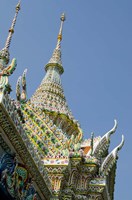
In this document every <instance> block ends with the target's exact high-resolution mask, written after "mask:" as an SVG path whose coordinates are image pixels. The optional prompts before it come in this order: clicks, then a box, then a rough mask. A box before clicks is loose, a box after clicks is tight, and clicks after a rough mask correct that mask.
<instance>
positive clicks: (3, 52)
mask: <svg viewBox="0 0 132 200" xmlns="http://www.w3.org/2000/svg"><path fill="white" fill-rule="evenodd" d="M20 3H21V0H19V2H18V4H17V5H16V12H15V16H14V18H13V21H12V24H11V27H10V29H9V34H8V37H7V40H6V43H5V47H4V48H3V49H2V50H1V51H0V59H3V60H4V62H5V64H8V62H9V59H10V54H9V48H10V44H11V39H12V35H13V33H14V28H15V25H16V20H17V16H18V13H19V10H20Z"/></svg>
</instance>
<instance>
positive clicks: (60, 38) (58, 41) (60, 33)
mask: <svg viewBox="0 0 132 200" xmlns="http://www.w3.org/2000/svg"><path fill="white" fill-rule="evenodd" d="M60 19H61V25H60V31H59V34H58V38H57V39H58V40H57V45H56V49H60V47H61V40H62V31H63V23H64V21H65V20H66V17H65V14H64V13H62V15H61V17H60Z"/></svg>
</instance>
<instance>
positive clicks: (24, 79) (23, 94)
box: [21, 69, 27, 102]
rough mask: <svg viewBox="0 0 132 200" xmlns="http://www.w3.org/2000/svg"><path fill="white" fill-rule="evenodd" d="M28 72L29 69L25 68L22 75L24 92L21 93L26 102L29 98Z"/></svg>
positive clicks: (23, 100) (22, 99)
mask: <svg viewBox="0 0 132 200" xmlns="http://www.w3.org/2000/svg"><path fill="white" fill-rule="evenodd" d="M26 74H27V69H25V70H24V72H23V75H22V94H21V101H22V102H25V101H26V99H27V85H26Z"/></svg>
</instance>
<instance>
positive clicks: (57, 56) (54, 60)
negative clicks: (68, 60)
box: [45, 13, 66, 74]
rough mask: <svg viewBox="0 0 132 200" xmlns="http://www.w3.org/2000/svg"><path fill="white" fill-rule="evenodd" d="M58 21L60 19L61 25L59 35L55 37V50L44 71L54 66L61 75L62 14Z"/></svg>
mask: <svg viewBox="0 0 132 200" xmlns="http://www.w3.org/2000/svg"><path fill="white" fill-rule="evenodd" d="M60 19H61V25H60V30H59V34H58V37H57V45H56V48H55V49H54V52H53V55H52V57H51V59H50V60H49V62H48V64H47V65H46V66H45V70H46V71H47V70H48V68H49V66H51V65H55V64H56V65H57V66H58V70H59V72H60V74H62V73H63V71H64V69H63V67H62V61H61V40H62V31H63V23H64V21H65V19H66V18H65V14H64V13H63V14H62V15H61V18H60Z"/></svg>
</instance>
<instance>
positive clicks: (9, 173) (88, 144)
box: [0, 2, 124, 200]
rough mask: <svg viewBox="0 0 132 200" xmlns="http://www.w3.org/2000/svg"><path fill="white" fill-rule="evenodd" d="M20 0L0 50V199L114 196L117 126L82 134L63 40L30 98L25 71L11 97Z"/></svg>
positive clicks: (108, 198) (89, 199)
mask: <svg viewBox="0 0 132 200" xmlns="http://www.w3.org/2000/svg"><path fill="white" fill-rule="evenodd" d="M19 10H20V2H19V3H18V5H17V7H16V14H15V17H14V20H13V23H12V26H11V28H10V30H9V36H8V38H7V41H6V45H5V47H4V48H3V49H2V50H1V51H0V195H1V196H0V198H2V200H3V199H6V200H7V199H17V200H45V199H47V200H70V199H71V200H79V199H87V200H95V199H96V200H104V199H105V200H112V199H113V194H114V182H115V172H116V163H117V157H118V152H119V150H120V149H121V148H122V146H123V143H124V136H122V141H121V143H120V144H119V145H118V146H117V147H116V148H115V149H114V150H113V151H112V152H111V153H109V145H110V138H111V135H112V134H113V133H115V131H116V128H117V121H116V120H115V123H114V127H113V128H112V129H111V130H110V131H108V132H107V133H106V134H105V135H104V136H102V137H101V136H99V137H94V134H92V136H91V138H89V139H85V140H84V139H83V131H82V129H81V128H80V125H79V123H78V121H77V120H75V119H74V117H73V115H72V113H71V111H70V109H69V107H68V105H67V102H66V98H65V95H64V91H63V87H62V83H61V74H62V73H63V72H64V69H63V66H62V60H61V41H62V31H63V25H64V21H65V15H64V14H62V15H61V18H60V19H61V25H60V29H59V34H58V37H57V45H56V47H55V49H54V51H53V54H52V57H51V59H50V60H49V62H48V63H47V64H46V66H45V70H46V75H45V77H44V79H43V80H42V82H41V84H40V86H39V87H38V89H37V90H36V91H35V93H34V94H33V96H32V97H31V98H30V99H27V95H26V71H27V70H25V71H24V73H23V75H22V76H21V77H19V78H18V81H17V85H16V97H17V99H16V100H12V99H11V98H10V91H11V87H10V85H9V83H8V76H9V75H11V73H12V72H13V71H14V69H15V67H16V60H15V59H13V61H12V64H11V65H9V66H7V65H8V62H9V46H10V42H11V38H12V35H13V32H14V27H15V23H16V19H17V15H18V12H19Z"/></svg>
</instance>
